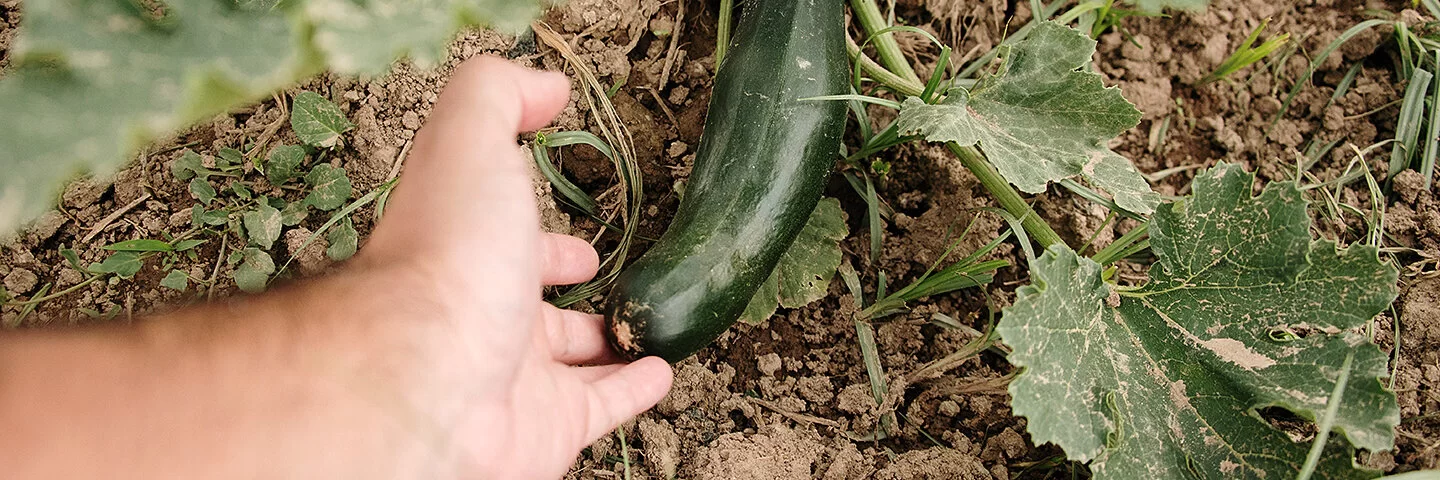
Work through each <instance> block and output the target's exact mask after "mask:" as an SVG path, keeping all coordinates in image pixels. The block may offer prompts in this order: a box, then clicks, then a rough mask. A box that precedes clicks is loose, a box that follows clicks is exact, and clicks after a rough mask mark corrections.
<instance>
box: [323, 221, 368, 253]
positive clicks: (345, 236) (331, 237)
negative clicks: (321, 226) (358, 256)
mask: <svg viewBox="0 0 1440 480" xmlns="http://www.w3.org/2000/svg"><path fill="white" fill-rule="evenodd" d="M325 241H326V242H328V243H329V244H330V246H329V247H327V248H326V249H325V255H326V256H328V257H330V259H331V260H334V261H337V262H338V261H341V260H345V259H348V258H350V257H351V256H354V255H355V249H356V246H357V245H358V244H359V242H360V234H359V233H357V232H355V224H354V223H353V222H351V221H350V217H345V219H344V220H341V221H340V223H338V224H336V225H335V227H334V228H331V229H330V231H329V232H328V233H326V234H325Z"/></svg>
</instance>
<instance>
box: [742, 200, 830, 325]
mask: <svg viewBox="0 0 1440 480" xmlns="http://www.w3.org/2000/svg"><path fill="white" fill-rule="evenodd" d="M848 233H850V229H849V227H847V226H846V225H845V211H844V210H841V209H840V201H839V200H836V199H833V198H822V199H820V203H819V204H817V205H815V211H814V212H812V213H810V219H809V220H807V221H806V222H805V228H803V229H801V230H800V234H799V235H796V236H795V242H794V243H791V244H790V248H789V249H787V250H785V253H784V254H783V255H781V256H780V262H779V263H778V264H776V265H775V271H774V272H771V273H770V277H769V278H766V279H765V283H762V284H760V289H759V290H757V291H756V292H755V296H753V297H751V298H750V303H749V304H747V305H746V306H745V312H744V313H742V314H741V315H740V320H742V321H744V322H746V323H751V324H757V323H760V322H764V321H765V320H766V319H768V318H770V316H771V315H774V314H775V311H776V310H778V309H779V307H785V308H800V307H803V306H806V305H809V304H810V302H814V301H816V300H819V299H821V298H824V297H825V292H826V291H827V290H829V288H830V279H832V278H834V277H835V270H836V269H838V268H840V259H841V252H840V241H841V240H844V239H845V235H846V234H848Z"/></svg>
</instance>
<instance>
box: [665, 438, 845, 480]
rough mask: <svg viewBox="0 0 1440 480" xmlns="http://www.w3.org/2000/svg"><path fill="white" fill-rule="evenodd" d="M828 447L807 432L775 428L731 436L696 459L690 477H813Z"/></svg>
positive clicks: (702, 479) (769, 479) (785, 479)
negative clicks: (817, 464)
mask: <svg viewBox="0 0 1440 480" xmlns="http://www.w3.org/2000/svg"><path fill="white" fill-rule="evenodd" d="M825 451H826V447H825V445H824V444H823V443H822V442H821V439H820V436H819V435H817V434H815V433H814V432H811V431H807V430H798V429H791V428H788V427H785V426H781V425H772V426H768V427H766V428H764V429H762V430H761V431H760V432H757V433H755V434H754V435H745V434H743V433H728V434H725V435H722V436H720V438H718V439H716V441H715V443H714V445H712V446H709V447H703V448H701V449H700V450H699V451H698V452H696V456H695V464H694V468H693V470H692V471H691V476H690V477H689V478H695V479H697V480H707V479H713V480H794V479H801V478H811V476H812V475H813V474H814V468H815V466H816V463H817V462H819V461H820V459H821V456H822V455H823V454H824V453H825Z"/></svg>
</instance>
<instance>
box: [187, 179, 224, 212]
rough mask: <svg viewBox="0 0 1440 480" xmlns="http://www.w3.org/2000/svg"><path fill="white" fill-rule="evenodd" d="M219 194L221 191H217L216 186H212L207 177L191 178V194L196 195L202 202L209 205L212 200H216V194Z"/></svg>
mask: <svg viewBox="0 0 1440 480" xmlns="http://www.w3.org/2000/svg"><path fill="white" fill-rule="evenodd" d="M218 194H219V192H216V191H215V187H214V186H211V185H210V182H209V181H207V180H205V177H195V178H192V179H190V196H192V197H195V199H196V200H199V201H200V203H202V204H204V205H207V206H208V205H210V202H213V201H215V196H216V195H218Z"/></svg>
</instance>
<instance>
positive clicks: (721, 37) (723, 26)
mask: <svg viewBox="0 0 1440 480" xmlns="http://www.w3.org/2000/svg"><path fill="white" fill-rule="evenodd" d="M734 10H735V3H734V0H720V20H719V21H717V22H716V23H717V25H716V26H715V66H716V68H719V66H720V62H723V61H725V52H727V51H729V50H730V24H731V21H730V14H731V12H733V11H734Z"/></svg>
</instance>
